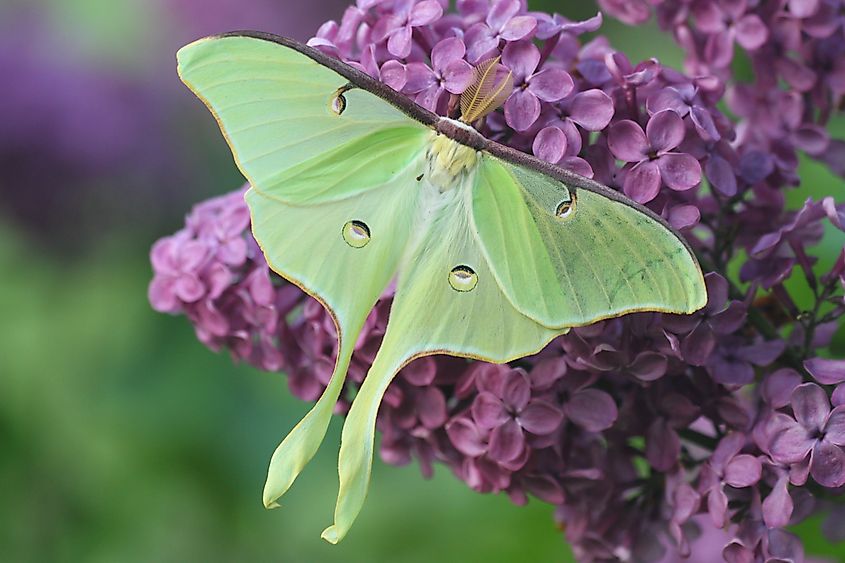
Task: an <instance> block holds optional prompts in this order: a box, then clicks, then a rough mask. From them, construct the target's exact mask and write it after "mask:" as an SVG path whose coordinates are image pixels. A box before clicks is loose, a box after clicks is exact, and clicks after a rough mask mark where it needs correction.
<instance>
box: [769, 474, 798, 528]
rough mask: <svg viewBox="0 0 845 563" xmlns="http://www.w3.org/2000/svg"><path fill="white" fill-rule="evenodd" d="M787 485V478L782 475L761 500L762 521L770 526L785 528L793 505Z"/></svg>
mask: <svg viewBox="0 0 845 563" xmlns="http://www.w3.org/2000/svg"><path fill="white" fill-rule="evenodd" d="M788 487H789V478H788V476H787V475H784V476H783V477H781V478H779V479H778V481H777V483H775V486H774V488H773V489H772V491H771V492H770V493H769V494H768V496H766V498H765V500H764V501H763V506H762V509H763V521H764V522H765V523H766V525H767V526H768V527H770V528H785V527H786V526H787V525H788V524H789V520H790V518H791V517H792V511H793V509H794V506H793V502H792V497H791V496H790V495H789V488H788Z"/></svg>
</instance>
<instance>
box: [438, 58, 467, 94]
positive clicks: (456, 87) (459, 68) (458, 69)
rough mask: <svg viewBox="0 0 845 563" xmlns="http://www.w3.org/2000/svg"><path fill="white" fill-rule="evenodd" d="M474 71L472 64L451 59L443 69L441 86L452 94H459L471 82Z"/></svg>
mask: <svg viewBox="0 0 845 563" xmlns="http://www.w3.org/2000/svg"><path fill="white" fill-rule="evenodd" d="M474 77H475V72H474V70H473V68H472V66H471V65H470V64H469V63H468V62H466V61H464V60H459V61H453V62H451V63H450V64H449V66H447V67H446V69H445V70H444V71H443V87H444V88H446V89H447V90H448V91H449V92H451V93H452V94H461V93H463V91H464V90H466V89H467V88H469V85H470V84H472V81H473V78H474Z"/></svg>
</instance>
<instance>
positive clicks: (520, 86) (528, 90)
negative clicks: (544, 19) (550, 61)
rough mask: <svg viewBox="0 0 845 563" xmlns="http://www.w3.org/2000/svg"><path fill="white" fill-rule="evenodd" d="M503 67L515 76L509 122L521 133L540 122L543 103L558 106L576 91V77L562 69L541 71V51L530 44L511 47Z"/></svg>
mask: <svg viewBox="0 0 845 563" xmlns="http://www.w3.org/2000/svg"><path fill="white" fill-rule="evenodd" d="M502 63H503V64H504V65H505V66H506V67H508V68H509V69H510V70H511V71H512V72H513V78H514V86H515V87H514V91H513V92H512V93H511V95H510V97H508V100H507V101H506V102H505V119H506V120H507V123H508V125H510V126H511V127H513V128H514V129H516V130H517V131H525V130H526V129H528V128H529V127H531V126H532V125H533V124H534V122H535V121H537V118H538V117H540V110H541V103H540V102H541V100H542V101H543V102H556V101H558V100H561V99H563V98H564V97H566V96H567V94H569V93H570V92H571V91H572V89H573V88H574V87H575V83H574V82H573V81H572V77H571V76H569V73H568V72H566V71H565V70H563V69H562V68H555V67H549V68H544V69H542V70H540V71H539V72H538V71H537V67H538V66H539V65H540V50H539V49H537V47H535V46H534V44H533V43H531V42H530V41H517V42H514V43H508V44H507V46H506V47H505V49H504V51H502Z"/></svg>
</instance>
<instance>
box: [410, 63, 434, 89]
mask: <svg viewBox="0 0 845 563" xmlns="http://www.w3.org/2000/svg"><path fill="white" fill-rule="evenodd" d="M436 84H437V77H436V76H435V75H434V72H433V71H432V70H431V69H430V68H429V67H428V65H427V64H425V63H408V65H407V66H406V67H405V92H408V93H409V94H418V93H420V92H422V91H423V90H426V89H427V88H429V87H431V86H434V85H436Z"/></svg>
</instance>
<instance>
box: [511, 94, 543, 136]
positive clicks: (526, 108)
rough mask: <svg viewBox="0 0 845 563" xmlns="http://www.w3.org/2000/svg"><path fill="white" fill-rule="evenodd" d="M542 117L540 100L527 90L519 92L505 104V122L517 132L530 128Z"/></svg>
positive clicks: (512, 95)
mask: <svg viewBox="0 0 845 563" xmlns="http://www.w3.org/2000/svg"><path fill="white" fill-rule="evenodd" d="M538 117H540V100H538V99H537V96H535V95H534V94H532V93H531V92H528V91H526V90H517V91H516V92H514V93H513V94H511V96H510V97H509V98H508V101H507V102H505V120H506V121H507V123H508V125H510V126H511V127H513V128H514V129H515V130H517V131H525V130H527V129H528V128H530V127H531V126H532V125H533V124H534V122H535V121H537V118H538Z"/></svg>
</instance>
